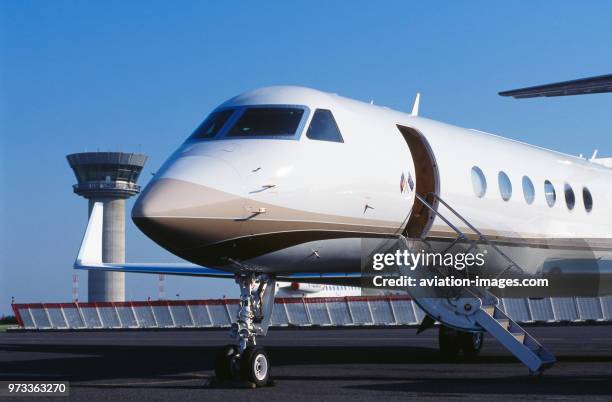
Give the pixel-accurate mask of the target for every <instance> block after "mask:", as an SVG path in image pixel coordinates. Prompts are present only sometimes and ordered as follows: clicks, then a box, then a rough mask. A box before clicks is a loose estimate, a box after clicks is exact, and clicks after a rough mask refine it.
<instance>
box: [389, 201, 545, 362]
mask: <svg viewBox="0 0 612 402" xmlns="http://www.w3.org/2000/svg"><path fill="white" fill-rule="evenodd" d="M416 197H417V199H418V200H419V201H420V202H421V203H422V204H423V205H424V206H425V207H426V208H428V209H429V210H430V211H432V213H433V214H434V215H435V216H436V217H438V218H440V219H441V220H442V221H443V222H444V223H446V224H447V225H448V226H449V227H450V228H451V229H453V231H455V232H456V233H457V238H456V239H455V240H454V241H452V242H451V244H450V245H449V246H447V247H445V248H444V251H442V253H446V252H448V251H449V250H451V249H452V248H453V247H454V246H455V245H457V244H459V243H460V242H465V243H466V244H467V245H468V246H467V248H466V249H464V250H462V251H463V252H465V253H468V252H475V250H477V249H478V247H479V246H480V245H485V246H487V250H491V251H492V252H493V253H495V254H496V257H497V259H498V261H501V263H502V265H500V267H503V268H502V269H499V270H498V271H496V272H495V273H494V275H495V276H494V277H495V278H499V277H501V276H502V275H504V274H506V273H509V272H510V271H512V270H515V271H516V272H517V273H524V271H523V270H522V269H521V267H520V266H518V265H517V264H516V263H515V262H514V261H513V260H512V259H511V258H510V257H509V256H508V255H506V254H505V253H504V252H503V251H502V250H500V249H499V248H498V247H497V246H496V245H495V244H493V243H491V242H490V241H489V240H488V239H487V238H486V236H485V235H484V234H482V233H481V232H480V231H479V230H478V229H477V228H475V227H474V226H473V225H472V224H471V223H470V222H468V221H467V220H466V219H465V218H464V217H463V216H461V215H460V214H459V213H458V212H457V211H456V210H454V209H453V208H452V207H451V206H450V205H448V203H446V202H445V201H444V200H442V199H441V198H440V197H439V196H438V195H437V194H434V193H430V194H428V196H427V198H430V199H434V200H435V201H437V203H438V205H437V208H436V207H435V206H434V205H432V203H430V202H428V201H427V200H426V199H425V198H424V197H422V196H420V195H418V194H417V195H416ZM440 206H444V207H445V208H446V209H447V210H448V211H449V212H450V213H451V214H452V215H453V216H454V217H455V218H457V219H458V220H459V221H461V222H462V223H463V224H464V225H465V226H466V227H468V228H469V229H470V230H471V231H472V232H473V234H472V235H471V237H472V238H474V237H475V238H476V239H475V240H474V239H470V236H468V235H467V234H465V233H464V232H463V231H462V230H460V229H459V228H458V227H457V225H455V224H453V223H452V222H451V220H449V219H448V218H447V217H446V216H444V215H443V214H442V213H441V212H440V211H439V207H440ZM411 241H412V240H409V239H406V238H404V237H403V236H400V242H403V243H404V246H405V247H407V248H408V249H414V246H415V244H410V242H411ZM418 243H419V246H420V247H423V246H424V247H427V248H429V249H431V245H430V244H429V243H428V242H427V241H426V240H425V239H420V240H418ZM506 264H507V265H506ZM427 268H431V267H427ZM452 269H453V271H454V272H453V274H457V273H462V272H463V274H464V275H466V276H467V275H469V272H467V270H465V271H457V270H455V269H454V268H452ZM419 271H420V272H421V274H422V273H423V272H427V271H430V274H429V275H431V271H432V270H431V269H429V270H427V269H426V270H421V269H417V270H414V271H411V272H408V270H407V269H403V270H402V274H407V275H414V273H415V272H419ZM434 273H435V275H437V276H448V275H449V274H450V272H449V271H448V270H447V271H445V270H443V269H440V268H439V267H437V268H436V269H435V270H434ZM412 296H413V297H414V300H415V302H416V303H417V304H418V305H419V306H420V307H421V308H422V309H423V311H425V312H426V313H427V314H428V315H429V316H430V317H431V318H432V319H434V320H437V321H438V322H440V323H441V324H443V325H445V326H448V327H451V328H455V329H458V330H462V331H469V332H481V331H486V332H488V333H489V334H490V335H491V336H493V337H494V338H496V339H497V340H498V341H499V342H500V343H501V344H502V345H504V346H505V347H506V349H508V350H509V351H510V352H511V353H512V354H513V355H514V356H515V357H516V358H518V359H519V360H520V361H521V362H522V363H523V364H525V365H526V366H527V368H528V369H529V371H530V373H542V372H543V370H545V369H547V368H549V367H551V366H552V365H553V364H554V363H555V361H556V360H555V357H554V356H553V355H552V354H551V353H550V352H549V351H548V350H546V349H545V348H544V347H543V346H542V345H541V344H540V343H539V342H538V341H537V340H536V339H535V338H534V337H533V336H531V335H530V334H529V333H528V332H527V331H526V330H525V329H523V328H522V327H521V326H519V325H518V324H517V323H516V322H515V321H514V320H512V318H510V317H509V316H508V315H507V314H505V313H504V312H503V311H502V310H501V309H500V308H499V307H498V305H499V299H498V298H497V297H496V296H495V295H493V294H492V293H491V292H490V291H489V289H486V288H483V287H476V286H468V287H464V288H461V289H454V291H453V294H449V293H448V290H442V289H440V288H436V287H431V288H428V289H426V290H420V291H419V292H418V293H417V294H413V295H412Z"/></svg>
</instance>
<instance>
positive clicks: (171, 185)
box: [132, 87, 612, 273]
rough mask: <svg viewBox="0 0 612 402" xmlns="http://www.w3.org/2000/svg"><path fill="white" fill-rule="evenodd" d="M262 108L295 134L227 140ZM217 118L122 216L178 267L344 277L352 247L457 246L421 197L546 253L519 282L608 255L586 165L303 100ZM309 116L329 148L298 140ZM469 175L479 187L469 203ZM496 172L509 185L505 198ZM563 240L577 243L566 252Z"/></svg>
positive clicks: (324, 99)
mask: <svg viewBox="0 0 612 402" xmlns="http://www.w3.org/2000/svg"><path fill="white" fill-rule="evenodd" d="M274 107H286V108H297V109H300V110H302V111H303V114H302V115H301V119H300V121H299V125H298V126H297V128H296V130H295V132H294V133H292V134H291V135H284V136H274V135H271V136H257V135H254V136H248V135H246V134H245V135H244V136H238V137H236V136H232V135H230V132H231V130H232V126H233V125H234V124H236V122H237V121H238V120H239V119H240V118H241V116H242V114H244V113H245V111H246V110H248V109H249V108H274ZM224 110H229V111H230V112H228V113H229V114H231V116H230V117H229V118H228V120H227V121H225V122H224V124H223V126H222V127H220V128H218V131H217V132H216V134H215V135H214V136H213V137H212V138H200V139H189V140H187V141H186V142H185V143H184V144H182V145H181V146H180V148H179V149H178V150H177V151H176V152H174V154H173V155H172V156H171V157H170V158H169V159H168V161H166V163H165V164H164V165H163V167H162V168H161V169H160V170H159V171H158V172H157V174H156V175H155V177H154V179H153V180H152V181H151V182H150V183H149V184H148V186H147V187H146V189H145V190H144V191H143V193H142V194H141V196H140V197H139V199H138V201H137V203H136V205H135V207H134V209H133V211H132V217H133V219H134V221H135V223H136V224H137V225H138V226H139V227H140V229H141V230H142V231H143V232H144V233H146V234H147V235H148V236H149V237H151V238H152V239H153V240H154V241H156V242H157V243H159V244H160V245H161V246H163V247H164V248H166V249H168V250H169V251H171V252H173V253H174V254H176V255H178V256H180V257H182V258H185V259H187V260H189V261H191V262H194V263H197V264H201V265H206V266H209V267H216V268H220V269H227V270H234V269H236V267H237V265H236V264H233V263H232V262H239V263H240V264H243V265H244V266H251V267H253V268H254V269H256V270H259V271H261V272H269V273H291V272H316V273H323V272H356V271H359V268H360V258H361V247H362V243H361V242H362V240H363V239H368V238H384V237H390V236H395V235H397V234H400V233H405V234H407V235H409V236H411V237H419V236H423V235H425V236H427V238H429V239H433V240H441V241H444V240H445V239H451V238H454V237H455V236H456V234H455V232H453V231H452V230H451V229H450V228H449V227H448V226H447V225H446V224H444V222H442V221H441V219H440V218H439V217H436V216H435V215H433V214H431V212H429V211H428V210H426V209H425V208H423V206H422V205H420V204H419V205H418V208H413V205H416V204H415V193H419V194H420V195H421V196H423V197H426V196H427V194H428V193H429V192H434V193H435V194H437V195H438V196H439V197H440V198H442V199H443V200H444V201H446V202H447V203H448V204H449V205H451V206H452V207H453V208H454V209H455V210H456V211H458V212H459V213H460V214H461V215H462V216H463V217H465V218H466V219H467V220H468V221H469V222H470V223H471V224H472V225H474V226H475V227H476V228H478V229H479V230H480V231H481V232H482V233H484V234H485V235H486V236H487V237H488V238H489V239H490V240H492V241H494V242H498V243H499V244H501V245H505V246H507V247H510V248H514V249H515V251H516V250H523V249H525V248H533V249H534V250H538V249H542V248H545V249H546V250H548V251H547V252H546V255H541V256H536V257H534V256H533V255H532V256H531V257H530V258H531V259H530V260H529V261H532V260H533V261H535V260H537V262H533V264H531V266H528V267H526V268H527V269H528V270H530V271H531V272H536V271H537V270H541V269H542V261H543V259H550V258H551V257H554V258H569V259H571V258H584V256H585V255H586V254H585V253H587V254H588V255H589V256H590V255H591V253H593V252H595V253H599V252H601V253H604V254H605V253H608V252H609V251H610V250H611V249H612V219H611V218H612V170H611V169H609V168H606V167H604V166H601V165H599V164H596V163H592V162H589V161H587V160H584V159H582V158H578V157H574V156H570V155H565V154H561V153H557V152H553V151H550V150H546V149H542V148H539V147H535V146H531V145H528V144H524V143H521V142H517V141H513V140H509V139H505V138H502V137H498V136H495V135H491V134H487V133H483V132H479V131H476V130H470V129H464V128H459V127H455V126H452V125H448V124H444V123H439V122H436V121H432V120H429V119H425V118H421V117H415V116H412V115H409V114H406V113H400V112H397V111H393V110H390V109H387V108H384V107H379V106H375V105H371V104H367V103H362V102H358V101H355V100H351V99H347V98H343V97H340V96H338V95H335V94H328V93H323V92H320V91H316V90H312V89H307V88H300V87H270V88H263V89H259V90H255V91H251V92H247V93H245V94H242V95H239V96H237V97H235V98H233V99H230V100H229V101H227V102H225V103H224V104H222V105H221V106H219V107H218V108H217V109H216V111H217V112H219V111H224ZM317 110H327V111H330V112H331V114H333V119H334V120H335V123H336V124H337V127H338V129H339V132H340V133H341V136H342V142H338V141H329V140H320V139H312V138H309V136H308V135H307V132H308V130H309V127H310V126H311V123H312V119H313V115H314V114H315V112H316V111H317ZM474 166H476V167H478V168H479V169H480V170H481V171H482V172H483V173H484V177H485V179H486V191H485V192H484V195H483V196H482V197H479V196H478V195H477V194H475V189H474V183H473V180H474V178H473V177H472V176H473V174H472V169H473V167H474ZM499 172H504V173H505V174H506V175H507V176H508V177H509V179H510V183H511V194H510V198H509V199H508V200H503V199H502V197H501V195H500V188H499V184H498V180H499V179H498V175H499ZM525 176H526V177H528V178H529V180H530V181H531V182H532V183H533V187H534V190H535V192H534V199H533V201H532V203H528V202H527V201H526V199H525V197H524V193H523V191H524V190H523V180H524V179H523V178H524V177H525ZM545 181H549V182H550V183H551V184H552V186H553V188H554V193H555V194H554V197H553V196H552V194H550V187H549V189H548V192H549V194H548V198H547V197H546V196H545V184H544V183H545ZM568 186H569V188H571V191H572V193H573V196H574V204H573V207H572V209H570V208H568V203H567V201H571V200H566V196H567V197H569V196H570V194H568V191H567V188H568ZM584 189H586V190H584ZM584 191H587V192H588V194H589V195H590V197H591V199H592V206H591V205H585V200H586V199H585V198H584V197H585V195H584V194H583V193H584ZM552 198H554V203H553V204H552V206H551V205H549V204H550V200H551V199H552ZM547 200H548V201H547ZM432 201H434V200H432ZM586 201H587V204H588V200H586ZM434 205H436V203H435V202H434ZM589 207H590V208H589ZM587 209H590V211H588V210H587ZM440 211H441V212H443V210H442V209H440ZM451 220H452V222H453V223H454V224H456V226H457V227H458V228H460V229H461V230H465V231H466V232H470V231H469V230H467V228H466V226H465V225H464V224H463V223H462V222H460V221H459V220H458V219H456V218H454V217H453V219H451ZM568 239H580V241H581V242H584V244H583V245H582V246H581V247H578V248H579V249H580V250H579V253H578V254H576V253H575V249H576V247H573V248H571V247H567V241H568ZM564 241H565V243H564ZM543 243H546V244H545V247H543V246H542V244H543ZM570 249H571V250H570ZM550 250H555V251H554V252H552V254H551V251H550ZM536 254H537V252H536ZM534 258H535V260H534Z"/></svg>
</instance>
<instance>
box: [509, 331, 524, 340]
mask: <svg viewBox="0 0 612 402" xmlns="http://www.w3.org/2000/svg"><path fill="white" fill-rule="evenodd" d="M512 336H513V337H514V338H515V339H516V340H517V341H519V342H520V343H523V342H524V341H525V333H524V332H513V333H512Z"/></svg>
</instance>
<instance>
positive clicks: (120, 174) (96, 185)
mask: <svg viewBox="0 0 612 402" xmlns="http://www.w3.org/2000/svg"><path fill="white" fill-rule="evenodd" d="M66 158H67V159H68V163H69V164H70V167H71V168H72V170H74V174H75V175H76V178H77V181H78V183H77V184H75V185H73V186H72V187H73V189H74V192H75V193H76V194H78V195H80V196H82V197H85V198H87V199H88V200H89V214H91V210H92V208H93V205H94V203H95V202H102V203H103V204H104V219H103V229H102V261H103V262H107V263H116V264H121V263H124V262H125V200H126V199H128V198H130V197H131V196H133V195H135V194H138V192H139V191H140V186H139V185H138V184H136V181H137V180H138V176H139V175H140V172H141V171H142V168H143V166H144V164H145V162H146V161H147V156H146V155H143V154H133V153H123V152H83V153H78V154H71V155H68V156H66ZM87 287H88V289H87V298H88V301H89V302H98V301H113V302H118V301H125V274H124V273H123V272H96V271H89V275H88V279H87Z"/></svg>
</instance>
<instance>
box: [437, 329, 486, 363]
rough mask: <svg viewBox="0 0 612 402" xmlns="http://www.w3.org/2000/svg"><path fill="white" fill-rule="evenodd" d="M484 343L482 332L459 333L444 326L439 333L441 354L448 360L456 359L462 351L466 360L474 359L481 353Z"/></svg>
mask: <svg viewBox="0 0 612 402" xmlns="http://www.w3.org/2000/svg"><path fill="white" fill-rule="evenodd" d="M483 343H484V339H483V333H482V332H465V331H459V330H456V329H453V328H449V327H445V326H443V325H441V326H440V329H439V332H438V344H439V346H440V352H441V353H442V355H443V356H444V357H447V358H455V357H456V356H457V355H458V354H459V351H460V350H461V351H462V352H463V355H464V356H465V357H466V358H474V357H476V356H477V355H478V353H480V349H482V345H483Z"/></svg>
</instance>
